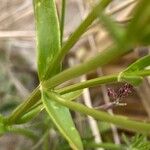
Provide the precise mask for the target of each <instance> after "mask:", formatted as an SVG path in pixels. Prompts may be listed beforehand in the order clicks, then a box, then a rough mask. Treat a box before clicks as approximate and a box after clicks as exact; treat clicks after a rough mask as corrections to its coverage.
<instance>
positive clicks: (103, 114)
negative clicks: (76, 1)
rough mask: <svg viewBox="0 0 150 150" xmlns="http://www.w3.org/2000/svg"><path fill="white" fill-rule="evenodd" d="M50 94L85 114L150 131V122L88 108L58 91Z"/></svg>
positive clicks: (137, 129) (142, 130) (138, 129)
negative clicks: (64, 96)
mask: <svg viewBox="0 0 150 150" xmlns="http://www.w3.org/2000/svg"><path fill="white" fill-rule="evenodd" d="M48 95H49V97H50V98H51V99H52V100H54V101H57V102H58V103H60V104H61V105H63V106H66V107H68V108H70V109H72V110H74V111H79V112H81V113H83V114H86V115H90V116H92V117H93V118H95V119H98V120H102V121H105V122H110V123H113V124H115V125H118V126H119V127H122V128H126V129H129V130H133V131H137V132H145V133H147V134H148V133H149V132H150V124H149V123H144V122H138V121H134V120H130V119H129V118H127V117H123V116H118V115H113V116H112V115H110V114H108V113H106V112H102V111H98V110H95V109H92V108H88V107H86V106H84V105H82V104H79V103H76V102H72V101H66V100H65V99H63V98H62V97H60V96H59V95H58V94H57V93H54V92H49V93H48Z"/></svg>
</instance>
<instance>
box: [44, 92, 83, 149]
mask: <svg viewBox="0 0 150 150" xmlns="http://www.w3.org/2000/svg"><path fill="white" fill-rule="evenodd" d="M42 101H43V104H44V106H45V109H46V111H47V112H48V114H49V116H50V118H51V119H52V121H53V122H54V124H55V125H56V126H57V128H58V129H59V131H60V132H61V133H62V135H63V136H64V137H65V138H66V140H67V141H68V142H69V144H70V146H71V147H72V148H73V149H74V150H83V146H82V142H81V138H80V135H79V133H78V131H77V130H76V128H75V125H74V123H73V120H72V117H71V114H70V112H69V109H68V108H67V107H64V106H62V105H60V104H59V103H57V102H55V101H53V100H51V99H50V98H49V96H48V94H47V93H46V92H45V91H42Z"/></svg>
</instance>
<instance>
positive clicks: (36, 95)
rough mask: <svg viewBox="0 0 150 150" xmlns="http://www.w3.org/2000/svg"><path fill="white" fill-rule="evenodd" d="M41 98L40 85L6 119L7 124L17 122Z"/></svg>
mask: <svg viewBox="0 0 150 150" xmlns="http://www.w3.org/2000/svg"><path fill="white" fill-rule="evenodd" d="M40 98H41V93H40V90H39V86H38V87H37V88H36V89H35V90H34V91H33V92H32V93H31V95H30V96H29V97H28V98H27V100H25V101H24V102H23V103H21V104H20V105H19V106H18V107H17V108H16V109H15V110H14V111H13V112H12V113H11V115H10V116H9V117H8V118H6V119H5V120H4V122H5V124H15V122H16V121H17V120H18V119H19V118H20V117H21V116H22V115H24V114H25V113H26V112H27V111H28V109H30V108H31V107H32V106H33V105H35V104H36V103H37V102H38V101H39V100H40Z"/></svg>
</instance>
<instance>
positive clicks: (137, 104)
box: [0, 0, 150, 150]
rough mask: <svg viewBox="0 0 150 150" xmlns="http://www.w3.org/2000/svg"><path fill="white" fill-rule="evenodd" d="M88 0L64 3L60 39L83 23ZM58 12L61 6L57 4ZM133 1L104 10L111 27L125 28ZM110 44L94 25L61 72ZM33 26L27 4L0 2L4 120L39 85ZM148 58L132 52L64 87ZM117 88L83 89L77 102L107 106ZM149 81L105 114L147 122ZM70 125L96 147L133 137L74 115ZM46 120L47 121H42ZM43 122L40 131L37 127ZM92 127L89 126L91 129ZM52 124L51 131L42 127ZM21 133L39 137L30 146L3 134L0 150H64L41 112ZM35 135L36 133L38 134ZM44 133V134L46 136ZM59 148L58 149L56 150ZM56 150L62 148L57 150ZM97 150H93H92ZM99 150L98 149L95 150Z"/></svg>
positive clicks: (0, 85)
mask: <svg viewBox="0 0 150 150" xmlns="http://www.w3.org/2000/svg"><path fill="white" fill-rule="evenodd" d="M95 3H96V1H94V2H93V0H68V1H67V7H66V8H67V9H66V18H65V33H64V34H65V38H64V42H65V41H66V40H67V38H68V37H69V35H70V34H71V33H72V32H73V31H74V30H75V28H76V27H77V26H78V25H79V24H80V22H81V21H82V20H83V19H84V18H85V17H86V15H87V14H88V12H89V11H90V10H91V8H92V7H93V6H94V4H95ZM56 4H57V10H58V12H59V11H60V6H61V5H60V4H61V0H56ZM135 5H136V0H125V1H119V0H114V1H113V2H112V3H111V5H110V6H109V7H108V9H107V10H106V11H107V13H108V14H110V15H112V17H113V18H114V19H115V21H116V22H118V23H119V24H121V25H122V26H124V25H125V24H126V23H128V21H130V19H131V16H130V13H131V11H132V9H133V8H134V6H135ZM111 43H112V40H111V37H110V36H109V34H108V33H107V32H106V30H105V27H104V26H103V25H102V24H101V23H100V22H99V21H95V22H94V24H93V25H92V26H91V27H90V28H89V30H88V31H87V32H86V33H85V34H84V35H83V36H82V37H81V39H80V40H79V41H78V43H77V44H76V45H75V46H74V47H73V48H72V50H71V51H70V52H69V54H68V55H67V56H66V58H65V60H64V62H63V69H65V68H68V67H71V66H73V65H75V64H78V63H82V62H83V61H86V60H87V59H89V58H90V57H92V56H94V55H96V53H97V52H100V51H102V50H104V49H105V48H107V47H108V46H109V45H110V44H111ZM35 45H36V44H35V26H34V15H33V6H32V1H31V0H19V1H18V0H11V1H10V0H0V113H1V114H4V115H7V114H9V113H10V112H11V111H12V110H13V109H14V108H15V107H16V106H17V105H18V104H19V103H21V102H22V101H23V100H24V99H25V98H26V97H27V96H28V95H29V94H30V92H31V91H32V90H33V89H34V88H35V87H36V86H37V85H38V76H37V66H36V49H35ZM149 52H150V50H149V48H148V47H141V48H137V49H133V51H132V52H131V53H128V54H126V55H125V56H123V57H121V58H119V59H117V60H114V61H113V62H111V63H110V64H108V65H106V66H105V67H103V68H99V69H97V70H96V71H94V72H91V73H89V74H88V75H86V76H82V77H81V78H78V79H75V80H72V81H69V82H67V83H65V85H66V84H73V83H75V82H80V81H84V80H87V79H92V78H94V77H97V76H101V75H106V74H112V73H116V72H119V71H121V70H123V69H124V68H125V67H127V66H128V65H129V64H131V63H132V62H134V61H135V60H136V59H137V58H139V57H142V56H144V55H146V54H148V53H149ZM120 86H121V85H120V84H115V85H107V86H106V85H103V86H99V87H96V88H90V89H86V90H84V92H83V95H82V96H81V97H80V98H79V99H78V101H81V102H83V103H85V104H86V105H88V106H90V107H98V106H100V105H103V104H107V103H109V102H110V101H112V100H110V99H109V97H108V95H107V88H108V87H112V88H115V89H117V88H118V87H120ZM149 91H150V79H148V78H147V79H145V80H144V81H143V83H142V85H141V86H140V87H138V88H137V87H136V88H134V92H133V93H132V94H131V95H130V96H129V97H127V98H125V99H124V100H123V102H125V103H127V105H126V106H117V107H114V108H113V109H109V110H108V112H109V113H111V114H113V113H115V114H121V115H125V116H129V117H131V118H134V119H136V120H150V119H149V118H150V93H149ZM73 116H74V120H75V123H76V126H77V128H78V129H79V131H80V133H81V136H82V138H83V139H86V140H91V139H92V140H95V141H96V142H101V141H103V142H114V143H120V142H122V138H121V136H122V133H125V134H126V135H127V136H132V135H134V134H133V133H132V132H129V131H126V130H121V129H117V128H116V127H115V126H113V125H109V124H107V123H103V122H96V121H95V120H93V119H91V118H88V117H85V116H83V115H81V114H79V113H73ZM45 118H46V119H45ZM43 122H44V125H42V123H43ZM93 122H94V123H93ZM48 124H51V125H50V127H47V125H48ZM22 126H23V127H24V128H32V129H33V130H35V131H36V132H37V134H38V135H39V136H40V137H41V138H40V139H38V140H36V141H35V142H34V143H33V142H32V141H31V140H30V139H28V138H26V137H24V136H21V135H17V134H10V133H8V134H6V135H4V136H2V137H0V150H26V149H27V148H28V149H31V150H34V149H41V145H43V142H45V141H44V140H43V139H44V138H45V136H46V137H48V139H49V143H48V144H49V145H50V147H51V149H52V150H57V149H67V148H65V146H64V145H65V144H66V147H67V143H65V141H64V139H63V138H62V137H61V135H59V133H58V132H57V129H56V128H55V127H54V126H53V124H52V123H51V121H50V120H48V119H47V117H46V115H45V113H44V111H43V112H41V113H40V115H38V116H37V117H36V118H35V119H34V120H33V121H31V122H29V123H28V124H25V125H22ZM37 129H39V130H38V131H37ZM48 129H49V131H48V132H46V131H47V130H48ZM60 145H63V146H64V148H63V147H61V146H60ZM60 147H61V148H60ZM97 149H98V148H97ZM99 150H100V149H99Z"/></svg>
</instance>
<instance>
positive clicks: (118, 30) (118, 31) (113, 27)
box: [99, 13, 125, 46]
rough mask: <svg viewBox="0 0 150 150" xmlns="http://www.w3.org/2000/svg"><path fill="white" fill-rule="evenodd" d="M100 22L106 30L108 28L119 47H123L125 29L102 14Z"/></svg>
mask: <svg viewBox="0 0 150 150" xmlns="http://www.w3.org/2000/svg"><path fill="white" fill-rule="evenodd" d="M99 19H100V21H101V22H102V23H103V24H104V28H106V29H107V30H108V32H109V34H110V36H111V37H112V39H113V40H114V42H116V43H117V45H120V46H122V44H125V43H124V34H125V32H124V31H125V29H124V28H123V27H121V26H119V24H117V23H116V22H115V21H114V20H113V19H112V18H111V17H110V16H108V15H106V14H104V13H102V14H101V15H100V16H99Z"/></svg>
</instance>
